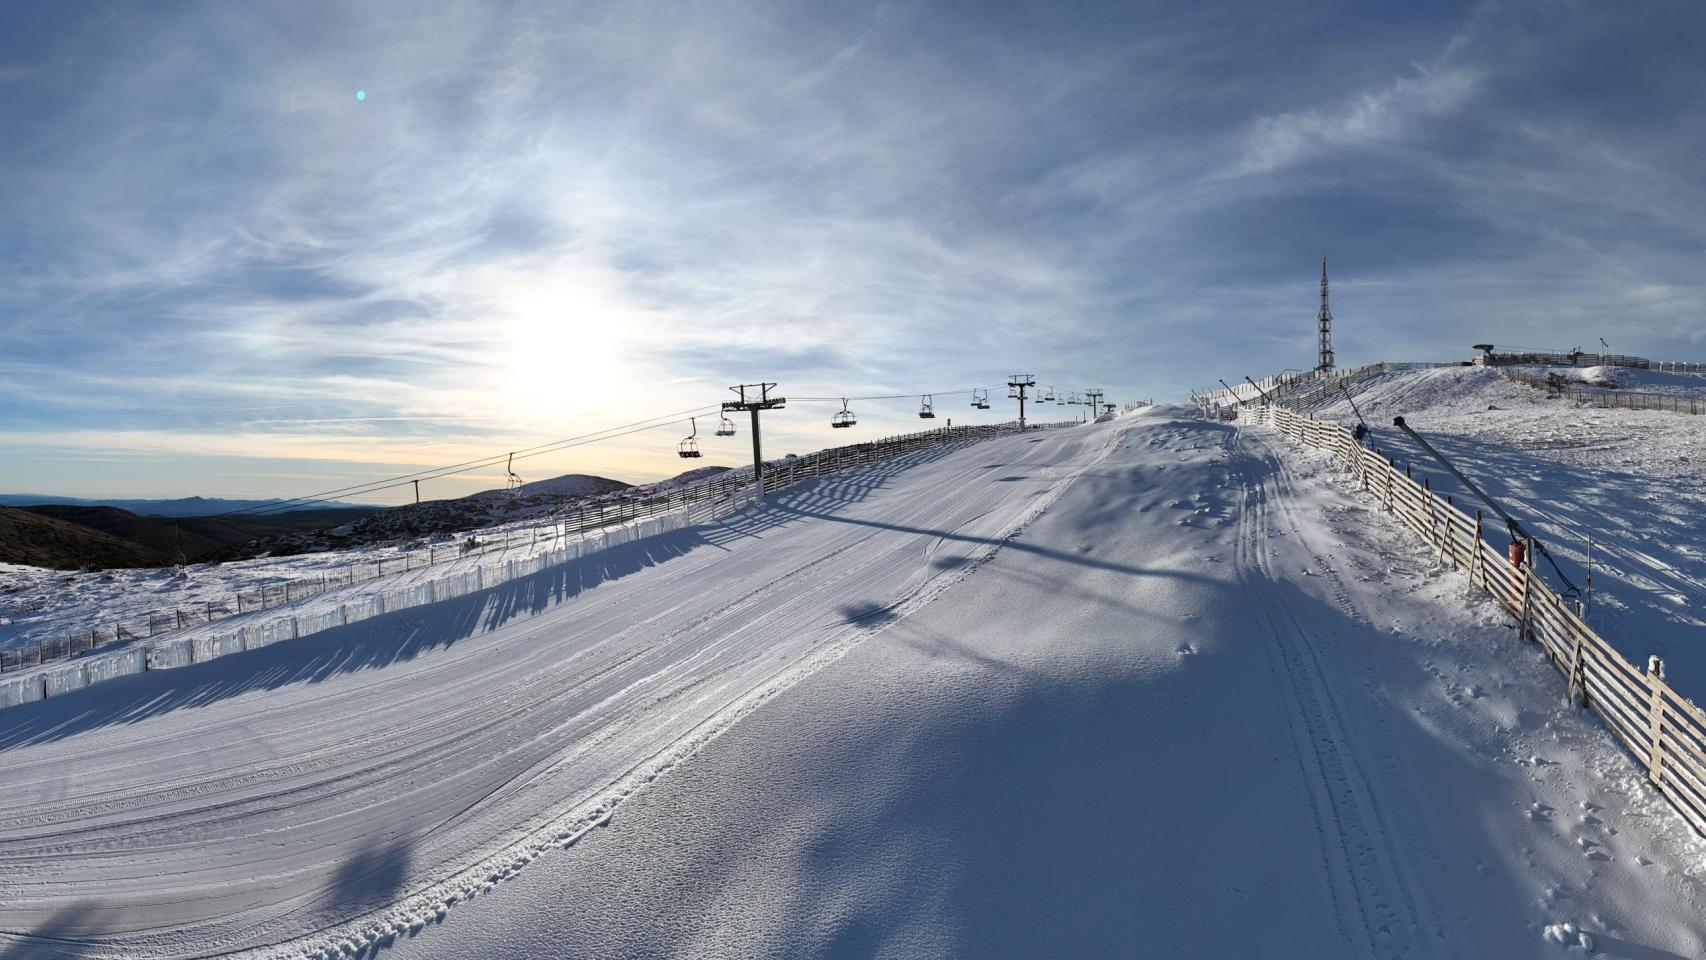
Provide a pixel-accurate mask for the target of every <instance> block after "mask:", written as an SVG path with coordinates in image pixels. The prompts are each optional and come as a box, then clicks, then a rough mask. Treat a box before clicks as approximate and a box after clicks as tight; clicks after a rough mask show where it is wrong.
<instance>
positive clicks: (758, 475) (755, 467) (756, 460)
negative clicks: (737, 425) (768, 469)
mask: <svg viewBox="0 0 1706 960" xmlns="http://www.w3.org/2000/svg"><path fill="white" fill-rule="evenodd" d="M751 413H752V479H753V482H754V483H756V484H758V499H760V500H763V499H764V450H763V448H762V447H761V446H760V445H759V442H758V408H757V407H754V408H753V409H752V410H751Z"/></svg>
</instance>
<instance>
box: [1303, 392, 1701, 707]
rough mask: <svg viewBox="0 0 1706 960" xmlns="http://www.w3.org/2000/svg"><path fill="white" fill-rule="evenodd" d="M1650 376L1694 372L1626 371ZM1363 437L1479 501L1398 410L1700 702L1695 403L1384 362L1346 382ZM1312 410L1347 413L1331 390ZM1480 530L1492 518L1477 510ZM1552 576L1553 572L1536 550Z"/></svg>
mask: <svg viewBox="0 0 1706 960" xmlns="http://www.w3.org/2000/svg"><path fill="white" fill-rule="evenodd" d="M1632 373H1634V374H1644V375H1646V376H1648V377H1666V378H1689V379H1695V380H1699V381H1701V382H1706V376H1700V375H1695V374H1674V373H1658V372H1654V371H1632ZM1353 399H1354V402H1355V404H1356V407H1357V408H1358V409H1360V410H1361V412H1362V416H1363V417H1364V418H1365V419H1366V420H1367V422H1368V423H1369V425H1370V426H1371V427H1373V432H1374V436H1373V439H1372V440H1371V441H1370V444H1371V445H1372V446H1375V447H1378V448H1380V449H1381V450H1382V451H1384V452H1385V453H1386V454H1387V455H1389V456H1394V457H1396V458H1397V460H1398V462H1399V463H1400V464H1408V465H1410V466H1411V467H1412V468H1413V469H1414V470H1415V471H1417V476H1426V477H1427V478H1428V480H1429V482H1430V484H1431V485H1432V486H1433V488H1434V489H1436V490H1438V491H1440V492H1441V493H1447V494H1450V495H1452V496H1454V497H1456V498H1458V502H1460V503H1464V504H1467V505H1468V506H1469V508H1470V509H1471V510H1473V509H1474V508H1475V506H1476V504H1475V503H1474V502H1473V501H1472V500H1471V499H1470V498H1469V496H1468V495H1467V494H1466V493H1465V491H1464V490H1463V489H1462V488H1461V486H1460V485H1459V484H1457V483H1456V481H1455V480H1453V479H1452V478H1451V477H1450V476H1449V475H1448V474H1447V473H1446V472H1445V471H1444V470H1443V469H1441V468H1440V467H1439V466H1438V465H1437V464H1436V463H1435V461H1433V460H1432V458H1430V457H1428V456H1427V455H1426V454H1425V453H1424V452H1423V451H1421V450H1420V449H1419V448H1418V447H1417V446H1416V445H1415V444H1414V443H1412V442H1411V441H1410V440H1409V439H1408V438H1407V437H1405V436H1404V435H1403V434H1402V433H1400V432H1399V431H1398V430H1396V429H1394V428H1393V427H1392V426H1391V424H1392V418H1393V417H1395V416H1402V417H1404V418H1405V422H1406V423H1407V424H1409V425H1410V427H1411V428H1413V429H1415V430H1416V431H1418V432H1419V433H1420V434H1422V436H1424V437H1425V438H1427V440H1428V442H1429V443H1431V444H1433V445H1434V446H1435V447H1437V448H1438V449H1439V450H1441V451H1442V452H1443V453H1444V454H1445V455H1446V456H1447V457H1449V458H1450V459H1451V460H1452V462H1453V463H1455V464H1456V465H1457V467H1458V468H1459V469H1460V470H1462V471H1464V472H1465V473H1467V474H1468V475H1469V476H1470V478H1471V479H1472V480H1474V481H1475V483H1476V484H1477V485H1479V486H1481V487H1482V488H1483V489H1484V490H1485V491H1486V492H1487V493H1488V494H1489V495H1490V496H1492V497H1493V498H1494V499H1495V500H1496V501H1498V502H1499V503H1500V504H1501V505H1502V506H1503V507H1504V509H1506V510H1507V511H1509V512H1511V513H1512V514H1513V515H1515V516H1516V517H1517V519H1518V520H1519V521H1520V522H1522V523H1524V524H1525V525H1527V526H1528V527H1530V528H1532V532H1533V533H1534V534H1535V535H1536V536H1537V537H1539V538H1540V539H1541V541H1542V542H1543V543H1545V544H1546V545H1547V546H1548V548H1549V549H1550V550H1551V552H1552V553H1553V555H1554V556H1555V557H1556V558H1557V560H1558V563H1559V566H1560V567H1562V569H1563V571H1564V575H1565V576H1566V577H1568V578H1569V579H1570V581H1571V582H1573V583H1575V584H1576V585H1577V586H1580V587H1583V588H1585V587H1586V585H1587V572H1588V571H1587V545H1588V540H1589V538H1591V539H1592V541H1593V560H1594V574H1593V605H1592V609H1591V611H1590V613H1589V616H1588V622H1589V623H1590V624H1591V625H1592V626H1593V627H1594V628H1595V629H1596V630H1598V631H1599V632H1600V633H1601V634H1602V635H1604V636H1605V638H1606V639H1607V640H1610V641H1611V642H1612V643H1614V644H1615V645H1617V647H1618V648H1619V649H1620V650H1621V651H1622V652H1623V654H1624V656H1626V657H1628V658H1629V660H1630V662H1632V663H1637V664H1644V663H1646V661H1647V657H1648V656H1649V655H1653V654H1657V655H1658V656H1661V657H1663V658H1664V659H1665V666H1666V672H1665V675H1666V677H1667V679H1669V681H1670V682H1671V684H1672V685H1673V686H1675V687H1676V688H1678V689H1679V690H1681V691H1682V692H1683V693H1684V694H1686V695H1687V696H1689V697H1691V698H1693V699H1694V700H1695V702H1697V703H1706V645H1703V644H1702V643H1701V628H1702V627H1706V545H1703V541H1706V416H1696V415H1690V414H1684V413H1670V412H1666V411H1657V410H1623V409H1602V408H1596V407H1590V406H1586V405H1583V404H1579V403H1576V402H1574V401H1571V400H1567V399H1557V398H1553V399H1548V398H1547V394H1546V391H1544V390H1538V389H1535V388H1533V387H1530V386H1527V385H1525V384H1521V383H1517V382H1515V381H1512V380H1510V379H1508V378H1506V377H1504V376H1502V375H1501V374H1499V373H1498V372H1497V371H1495V370H1487V369H1477V368H1446V369H1440V370H1423V371H1413V372H1405V373H1389V374H1384V375H1382V376H1380V377H1378V378H1376V379H1375V380H1373V381H1371V382H1370V383H1369V384H1368V385H1367V386H1366V387H1365V388H1364V389H1362V390H1361V391H1359V392H1357V393H1355V394H1354V398H1353ZM1315 415H1316V416H1317V417H1321V418H1323V419H1334V420H1339V421H1341V422H1345V423H1353V422H1355V414H1354V412H1353V411H1352V410H1351V407H1350V404H1349V403H1347V402H1345V401H1343V400H1341V401H1339V402H1337V403H1335V404H1332V405H1330V406H1327V407H1323V408H1321V409H1319V410H1317V411H1316V412H1315ZM1487 516H1488V517H1489V520H1488V530H1489V537H1490V538H1496V537H1502V536H1503V532H1504V531H1503V525H1502V523H1500V522H1499V521H1498V520H1497V519H1496V518H1492V512H1491V511H1487ZM1540 569H1541V572H1542V574H1543V575H1544V576H1546V577H1547V578H1548V580H1549V582H1551V583H1552V584H1553V586H1554V588H1555V589H1562V581H1561V580H1560V579H1559V578H1558V577H1557V575H1556V573H1555V572H1554V571H1553V570H1552V569H1551V568H1550V566H1549V565H1547V564H1545V563H1544V562H1543V563H1542V564H1541V567H1540Z"/></svg>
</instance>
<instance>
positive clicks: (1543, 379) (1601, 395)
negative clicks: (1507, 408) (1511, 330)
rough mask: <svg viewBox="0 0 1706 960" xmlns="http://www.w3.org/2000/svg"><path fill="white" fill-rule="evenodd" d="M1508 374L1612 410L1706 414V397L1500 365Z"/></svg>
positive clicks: (1533, 385)
mask: <svg viewBox="0 0 1706 960" xmlns="http://www.w3.org/2000/svg"><path fill="white" fill-rule="evenodd" d="M1669 366H1671V367H1673V368H1674V367H1682V366H1689V364H1675V363H1673V364H1670V365H1669ZM1499 372H1500V373H1502V374H1504V375H1505V376H1506V377H1508V378H1510V379H1512V380H1515V381H1517V382H1518V383H1526V384H1528V385H1529V386H1531V387H1534V388H1536V389H1539V390H1545V391H1547V392H1549V393H1554V394H1557V395H1558V396H1561V397H1568V398H1570V399H1572V400H1580V401H1582V402H1583V403H1587V404H1591V405H1592V406H1595V407H1604V408H1606V409H1612V410H1665V411H1668V412H1670V413H1692V414H1695V415H1700V414H1706V397H1689V396H1676V395H1673V394H1668V393H1641V392H1639V391H1633V390H1619V389H1616V388H1613V387H1601V388H1598V389H1595V388H1592V387H1588V386H1584V385H1582V384H1580V383H1571V382H1569V381H1566V380H1564V379H1562V377H1563V375H1562V374H1539V373H1529V372H1527V371H1523V370H1510V369H1501V370H1500V371H1499Z"/></svg>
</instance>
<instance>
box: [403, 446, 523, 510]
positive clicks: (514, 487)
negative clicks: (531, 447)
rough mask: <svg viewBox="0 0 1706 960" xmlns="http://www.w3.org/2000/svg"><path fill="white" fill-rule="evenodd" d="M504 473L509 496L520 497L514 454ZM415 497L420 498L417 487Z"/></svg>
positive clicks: (519, 483) (519, 481) (519, 478)
mask: <svg viewBox="0 0 1706 960" xmlns="http://www.w3.org/2000/svg"><path fill="white" fill-rule="evenodd" d="M504 473H507V474H509V495H510V496H512V497H518V496H520V495H521V477H520V476H519V475H517V474H516V472H515V454H513V453H512V454H510V455H509V462H508V463H506V464H504ZM415 496H416V498H417V499H418V498H419V497H420V488H419V487H416V488H415Z"/></svg>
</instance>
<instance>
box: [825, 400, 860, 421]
mask: <svg viewBox="0 0 1706 960" xmlns="http://www.w3.org/2000/svg"><path fill="white" fill-rule="evenodd" d="M858 422H859V419H858V418H857V417H855V416H853V411H851V410H849V409H847V398H846V397H842V398H841V412H839V413H837V414H836V415H835V416H833V417H830V418H829V425H830V426H832V427H851V426H852V425H854V424H855V423H858Z"/></svg>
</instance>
